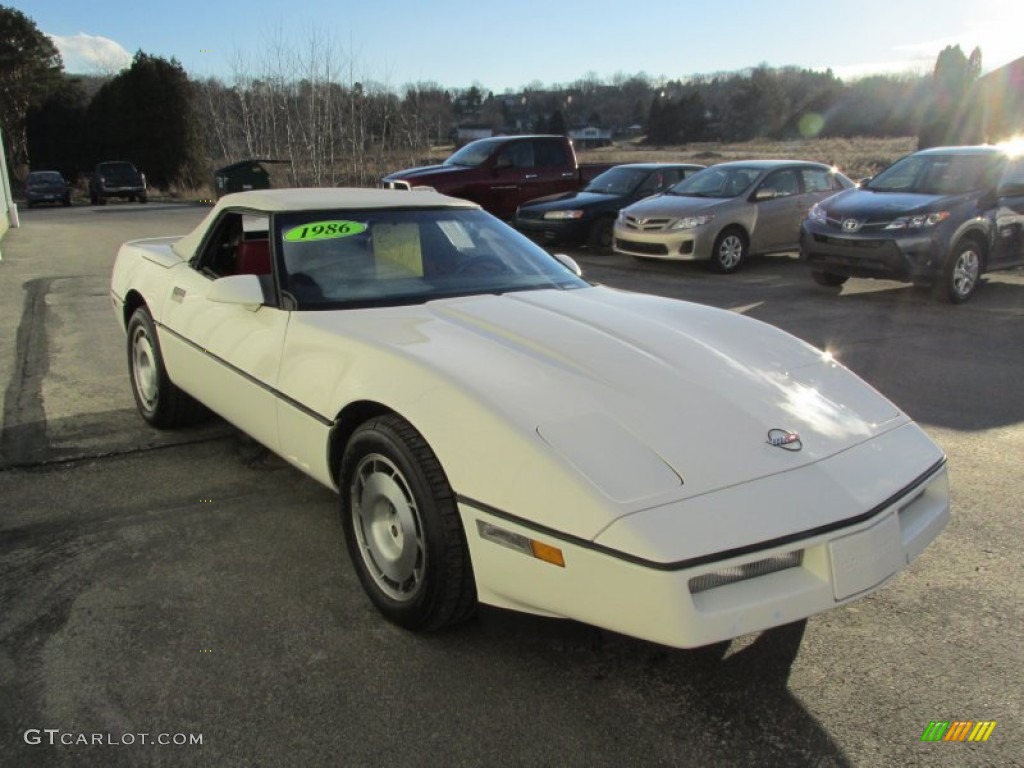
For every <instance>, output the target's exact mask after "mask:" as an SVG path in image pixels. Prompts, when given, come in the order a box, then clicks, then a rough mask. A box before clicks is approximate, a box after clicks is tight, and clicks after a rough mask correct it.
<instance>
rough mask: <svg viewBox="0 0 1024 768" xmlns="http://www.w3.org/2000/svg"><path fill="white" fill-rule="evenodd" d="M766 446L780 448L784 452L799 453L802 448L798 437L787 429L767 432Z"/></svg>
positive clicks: (802, 445)
mask: <svg viewBox="0 0 1024 768" xmlns="http://www.w3.org/2000/svg"><path fill="white" fill-rule="evenodd" d="M768 445H771V446H774V447H775V448H782V449H783V450H785V451H799V450H800V449H801V448H803V447H804V444H803V443H802V442H801V441H800V435H798V434H797V433H796V432H790V431H789V430H788V429H770V430H768Z"/></svg>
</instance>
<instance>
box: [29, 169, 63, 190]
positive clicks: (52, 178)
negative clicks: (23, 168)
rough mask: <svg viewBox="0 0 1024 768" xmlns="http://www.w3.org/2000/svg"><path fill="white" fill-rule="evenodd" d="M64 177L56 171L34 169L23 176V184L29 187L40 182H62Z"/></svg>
mask: <svg viewBox="0 0 1024 768" xmlns="http://www.w3.org/2000/svg"><path fill="white" fill-rule="evenodd" d="M63 183H64V177H63V176H61V175H60V174H59V173H58V172H57V171H35V172H33V173H30V174H29V175H28V176H26V177H25V185H26V186H29V187H34V186H38V185H40V184H63Z"/></svg>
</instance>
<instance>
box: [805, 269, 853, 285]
mask: <svg viewBox="0 0 1024 768" xmlns="http://www.w3.org/2000/svg"><path fill="white" fill-rule="evenodd" d="M811 278H812V279H813V280H814V282H816V283H817V284H818V285H824V286H826V287H828V288H836V287H838V286H840V285H842V284H843V283H845V282H846V281H847V280H849V279H850V278H849V277H847V276H846V275H837V274H836V273H835V272H811Z"/></svg>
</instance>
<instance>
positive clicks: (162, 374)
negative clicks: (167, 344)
mask: <svg viewBox="0 0 1024 768" xmlns="http://www.w3.org/2000/svg"><path fill="white" fill-rule="evenodd" d="M128 376H129V378H130V380H131V384H132V394H133V395H134V396H135V405H136V406H137V407H138V409H139V413H140V414H141V415H142V418H144V419H145V420H146V421H147V422H149V423H150V424H151V425H152V426H154V427H156V428H158V429H174V428H175V427H181V426H184V425H186V424H188V423H190V422H192V421H193V420H194V419H195V418H196V416H197V415H198V413H199V412H200V410H201V408H200V406H199V404H198V403H197V402H196V401H195V400H193V399H192V398H191V397H190V396H189V395H187V394H185V393H184V392H183V391H182V390H180V389H178V387H176V386H175V385H174V383H173V382H172V381H171V380H170V378H169V377H168V376H167V369H166V368H165V367H164V360H163V356H162V355H161V354H160V341H159V339H158V338H157V335H156V326H154V324H153V318H152V316H151V315H150V314H149V310H148V309H147V308H146V307H144V306H143V307H139V308H138V309H136V310H135V312H134V313H133V314H132V317H131V319H130V320H129V321H128Z"/></svg>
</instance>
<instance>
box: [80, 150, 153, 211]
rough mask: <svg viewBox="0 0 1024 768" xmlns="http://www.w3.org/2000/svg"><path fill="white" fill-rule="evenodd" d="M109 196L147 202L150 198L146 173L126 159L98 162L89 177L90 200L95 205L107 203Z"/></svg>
mask: <svg viewBox="0 0 1024 768" xmlns="http://www.w3.org/2000/svg"><path fill="white" fill-rule="evenodd" d="M108 197H119V198H121V199H122V200H138V201H139V202H140V203H145V202H146V201H147V200H148V199H149V198H148V197H147V194H146V174H144V173H139V171H138V170H137V169H136V168H135V166H134V165H132V164H131V163H129V162H128V161H126V160H111V161H108V162H105V163H97V164H96V168H95V169H94V170H93V172H92V176H90V177H89V200H90V202H91V203H92V204H93V205H106V204H107V198H108Z"/></svg>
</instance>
